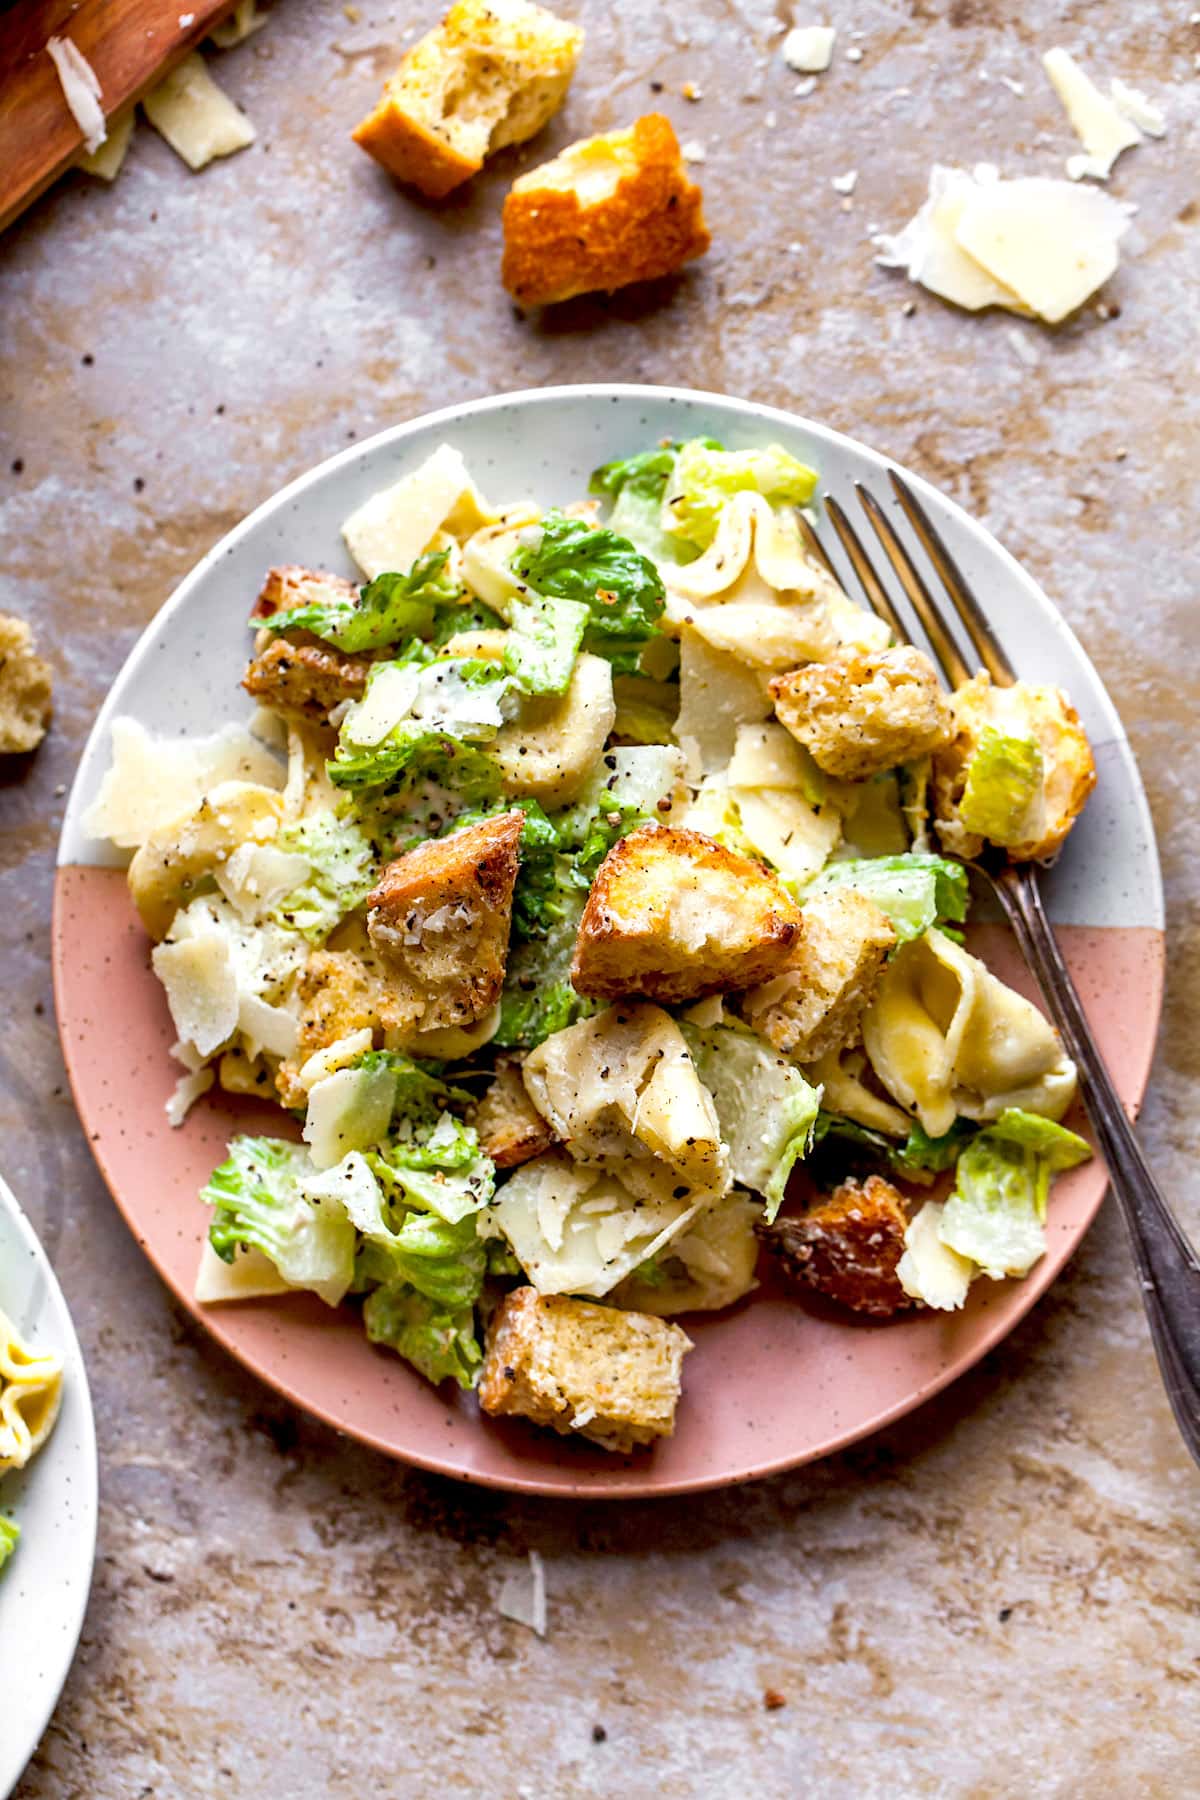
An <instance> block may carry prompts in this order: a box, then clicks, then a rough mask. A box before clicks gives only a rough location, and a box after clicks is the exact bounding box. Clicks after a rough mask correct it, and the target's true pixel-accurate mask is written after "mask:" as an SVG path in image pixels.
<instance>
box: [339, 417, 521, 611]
mask: <svg viewBox="0 0 1200 1800" xmlns="http://www.w3.org/2000/svg"><path fill="white" fill-rule="evenodd" d="M497 517H498V514H497V513H496V512H495V511H494V509H493V508H492V507H490V506H489V505H488V502H487V501H486V500H484V499H483V498H482V496H481V495H480V494H479V492H478V490H477V489H476V487H475V484H474V483H473V482H472V480H471V477H470V476H469V475H468V473H467V466H466V464H465V463H464V461H463V459H462V455H461V453H460V452H459V451H457V450H455V449H454V448H453V447H452V446H451V445H450V444H439V446H438V448H437V449H436V450H435V451H434V452H433V455H432V456H430V457H429V458H428V459H427V460H426V461H425V462H423V463H422V464H421V467H420V468H419V469H414V470H413V472H412V474H411V475H405V476H404V477H403V479H402V480H400V481H397V482H396V483H395V484H394V485H393V486H392V487H389V488H384V489H383V490H382V492H380V493H378V494H372V496H371V498H370V499H369V500H367V501H365V502H364V503H363V505H362V506H360V507H359V509H358V511H357V512H355V513H352V514H351V516H350V517H349V518H348V519H347V520H346V523H345V524H344V525H343V526H342V536H343V538H344V539H345V541H346V548H347V549H348V550H349V552H350V554H351V556H352V557H353V558H354V560H355V562H356V563H357V564H358V566H359V568H360V569H361V570H362V571H363V573H364V575H366V576H367V578H368V579H369V580H374V578H375V576H376V575H382V574H383V573H384V572H385V571H386V570H389V569H408V568H411V566H412V564H413V563H414V562H415V561H416V559H417V557H418V556H420V555H421V553H422V551H423V550H425V549H426V548H427V547H428V544H429V540H430V539H431V538H432V537H433V535H434V533H435V532H437V531H438V530H440V529H441V528H442V526H445V528H446V530H447V531H449V532H451V533H452V534H453V535H455V536H460V537H461V536H467V535H469V534H470V533H472V532H474V531H477V530H478V529H479V528H480V526H482V525H489V524H491V523H493V521H494V520H495V519H496V518H497Z"/></svg>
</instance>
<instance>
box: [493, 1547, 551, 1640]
mask: <svg viewBox="0 0 1200 1800" xmlns="http://www.w3.org/2000/svg"><path fill="white" fill-rule="evenodd" d="M496 1608H497V1611H498V1612H500V1613H502V1614H503V1615H504V1617H505V1618H506V1619H512V1620H513V1622H514V1624H517V1625H527V1626H528V1627H529V1629H530V1630H531V1631H536V1633H537V1635H538V1636H539V1637H545V1635H546V1571H545V1567H544V1565H543V1563H542V1559H541V1557H540V1556H539V1554H538V1552H537V1551H536V1550H531V1551H530V1552H529V1566H528V1568H525V1569H518V1570H514V1571H513V1573H512V1574H511V1575H506V1576H505V1577H504V1585H503V1586H502V1587H501V1589H500V1598H499V1599H498V1600H497V1602H496Z"/></svg>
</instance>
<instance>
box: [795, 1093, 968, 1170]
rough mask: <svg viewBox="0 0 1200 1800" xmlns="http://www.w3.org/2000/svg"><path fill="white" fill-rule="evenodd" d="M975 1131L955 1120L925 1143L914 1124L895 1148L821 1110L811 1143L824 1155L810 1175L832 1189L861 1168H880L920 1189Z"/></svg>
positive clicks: (886, 1139) (868, 1130) (881, 1137)
mask: <svg viewBox="0 0 1200 1800" xmlns="http://www.w3.org/2000/svg"><path fill="white" fill-rule="evenodd" d="M976 1129H977V1128H976V1127H975V1126H974V1125H973V1124H972V1123H971V1122H970V1120H969V1119H956V1120H955V1121H954V1124H953V1125H952V1126H951V1127H950V1129H949V1131H947V1132H946V1133H945V1134H944V1135H943V1136H942V1137H936V1138H931V1137H930V1136H929V1135H928V1133H927V1132H926V1131H924V1130H923V1129H922V1127H921V1126H920V1125H919V1124H918V1123H917V1121H916V1120H915V1119H914V1120H913V1122H912V1124H911V1125H910V1126H909V1131H908V1137H907V1138H906V1139H905V1141H904V1142H903V1143H902V1144H900V1143H897V1142H896V1140H895V1139H894V1138H889V1137H886V1136H885V1135H884V1133H883V1132H882V1131H873V1130H872V1129H871V1127H870V1126H868V1125H860V1124H859V1123H858V1121H857V1120H856V1119H847V1118H843V1117H842V1115H841V1114H840V1113H831V1112H826V1111H825V1110H824V1108H822V1110H821V1111H820V1112H819V1113H818V1114H817V1122H816V1126H815V1128H814V1131H813V1142H814V1145H820V1146H826V1147H827V1154H824V1155H822V1156H821V1157H820V1158H819V1164H818V1166H817V1167H816V1168H815V1169H814V1174H815V1175H816V1177H817V1179H818V1181H819V1182H820V1183H821V1184H826V1183H828V1184H830V1185H836V1184H837V1183H838V1182H839V1181H841V1180H843V1179H844V1177H845V1176H846V1175H847V1174H848V1173H849V1172H850V1171H851V1170H852V1169H856V1168H858V1167H860V1166H862V1165H863V1164H865V1165H866V1166H867V1167H868V1168H870V1167H879V1166H880V1165H882V1166H883V1167H884V1168H887V1169H890V1170H891V1171H892V1172H893V1173H894V1174H896V1175H899V1176H900V1177H901V1178H902V1179H903V1180H907V1181H916V1182H920V1183H922V1184H923V1185H924V1184H927V1183H928V1182H930V1181H931V1180H932V1179H933V1177H934V1175H937V1174H940V1173H941V1172H942V1171H943V1170H944V1169H949V1168H951V1167H952V1166H953V1164H954V1163H955V1162H956V1161H957V1159H958V1157H959V1155H960V1153H961V1152H962V1150H963V1147H964V1145H966V1144H967V1143H968V1142H969V1141H970V1139H971V1138H972V1137H973V1135H974V1133H975V1131H976Z"/></svg>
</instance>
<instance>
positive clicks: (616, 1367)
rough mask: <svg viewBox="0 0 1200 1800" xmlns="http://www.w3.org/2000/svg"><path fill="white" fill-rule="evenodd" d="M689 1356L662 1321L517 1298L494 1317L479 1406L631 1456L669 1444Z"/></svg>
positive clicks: (545, 1298) (525, 1292) (555, 1299)
mask: <svg viewBox="0 0 1200 1800" xmlns="http://www.w3.org/2000/svg"><path fill="white" fill-rule="evenodd" d="M691 1348H692V1342H691V1339H690V1338H689V1337H688V1335H687V1333H686V1332H684V1331H682V1330H680V1328H679V1326H678V1325H670V1324H668V1323H667V1321H666V1320H665V1319H653V1318H650V1317H649V1316H648V1315H647V1314H646V1313H631V1312H620V1311H618V1309H617V1308H616V1307H614V1306H597V1305H596V1304H595V1303H594V1301H591V1300H572V1299H569V1298H568V1297H567V1296H566V1295H565V1294H545V1295H543V1294H539V1293H538V1291H537V1289H536V1288H532V1287H520V1288H515V1289H514V1290H513V1292H512V1293H511V1294H509V1295H507V1296H506V1298H505V1299H504V1300H503V1301H502V1302H501V1304H500V1306H499V1307H498V1308H497V1309H496V1312H495V1313H494V1314H493V1316H492V1321H491V1325H490V1327H489V1330H488V1336H487V1354H486V1356H485V1357H484V1362H483V1377H482V1380H481V1381H480V1384H479V1404H480V1405H481V1406H482V1408H483V1410H484V1412H487V1413H496V1414H499V1413H517V1414H520V1415H521V1416H522V1417H524V1418H526V1419H532V1420H533V1423H534V1424H535V1425H549V1426H550V1428H551V1430H553V1431H557V1432H561V1433H562V1434H563V1435H564V1436H569V1435H570V1434H571V1433H572V1432H578V1433H579V1434H580V1436H581V1437H586V1438H591V1440H592V1441H593V1443H597V1444H602V1445H603V1446H604V1448H605V1449H606V1450H615V1451H617V1452H618V1453H620V1454H627V1453H628V1452H629V1451H630V1450H633V1449H634V1448H636V1446H637V1445H639V1444H651V1443H653V1442H654V1440H655V1438H662V1437H670V1436H671V1434H672V1432H673V1431H674V1429H675V1407H676V1405H677V1403H678V1400H679V1388H680V1374H681V1370H682V1366H683V1359H684V1357H685V1356H686V1354H687V1352H688V1351H689V1350H690V1349H691Z"/></svg>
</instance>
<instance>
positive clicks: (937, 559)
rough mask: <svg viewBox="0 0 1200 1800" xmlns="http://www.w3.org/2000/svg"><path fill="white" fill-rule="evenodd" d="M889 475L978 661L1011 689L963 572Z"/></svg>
mask: <svg viewBox="0 0 1200 1800" xmlns="http://www.w3.org/2000/svg"><path fill="white" fill-rule="evenodd" d="M888 475H889V477H890V479H891V483H892V486H893V488H894V489H895V490H896V498H897V499H898V500H899V502H900V504H901V506H902V507H903V508H904V511H905V513H906V514H907V516H908V520H909V523H910V524H911V526H912V528H913V530H914V531H915V532H916V534H917V536H918V538H919V539H920V540H921V548H922V549H923V550H924V552H925V554H926V556H928V558H929V560H930V562H931V563H932V564H933V566H934V568H935V569H936V570H937V572H938V576H939V578H940V580H941V583H942V586H943V587H944V588H945V590H946V592H947V593H948V594H949V596H950V598H951V600H952V601H953V602H954V609H955V611H956V612H957V614H958V616H959V619H960V620H961V621H962V626H963V629H964V631H965V632H966V634H967V636H968V638H969V639H970V641H971V646H972V648H973V649H974V651H975V653H976V655H977V656H978V657H979V660H980V662H982V664H983V666H984V668H985V669H986V670H987V672H988V674H989V675H990V676H991V678H992V680H993V681H994V682H995V683H996V685H997V687H1011V686H1012V683H1013V682H1014V681H1015V680H1016V671H1015V670H1014V668H1013V666H1012V664H1011V663H1010V662H1009V660H1008V657H1007V656H1006V655H1005V653H1004V647H1003V645H1002V644H1000V642H999V641H998V640H997V638H996V636H995V635H994V633H993V631H992V628H991V626H990V625H989V624H988V622H987V619H986V617H985V616H984V612H983V608H982V607H981V606H980V604H979V602H978V600H977V599H976V598H975V595H974V593H973V592H972V590H971V588H970V587H969V585H968V583H967V581H966V579H965V577H964V575H963V573H962V570H961V569H960V568H959V566H958V564H957V563H956V562H955V560H954V558H953V557H952V556H951V554H950V552H949V550H947V548H946V545H945V543H944V542H943V540H942V535H941V532H940V531H939V530H938V528H937V526H936V525H935V524H934V522H933V520H932V519H931V518H930V517H929V514H928V513H927V512H926V511H925V508H924V507H923V506H922V505H921V502H920V501H919V500H918V499H917V497H916V495H915V494H914V493H913V491H912V489H911V488H910V487H909V485H908V483H907V482H906V481H905V480H904V479H903V477H902V476H900V475H898V474H897V473H896V471H895V469H889V470H888Z"/></svg>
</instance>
